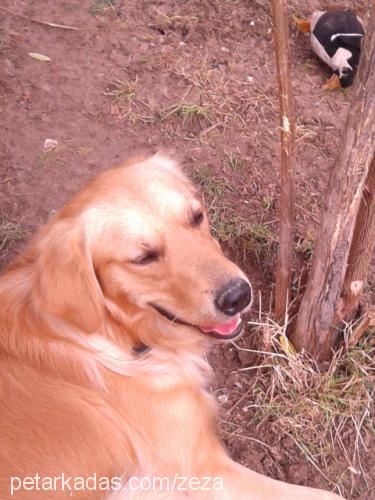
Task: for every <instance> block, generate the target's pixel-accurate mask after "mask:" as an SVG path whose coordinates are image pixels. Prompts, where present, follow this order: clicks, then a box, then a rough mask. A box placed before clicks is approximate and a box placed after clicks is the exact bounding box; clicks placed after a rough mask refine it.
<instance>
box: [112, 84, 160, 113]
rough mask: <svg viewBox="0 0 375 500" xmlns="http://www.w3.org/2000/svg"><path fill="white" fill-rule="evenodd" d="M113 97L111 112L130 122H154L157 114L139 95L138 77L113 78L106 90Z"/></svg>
mask: <svg viewBox="0 0 375 500" xmlns="http://www.w3.org/2000/svg"><path fill="white" fill-rule="evenodd" d="M104 95H105V96H108V97H111V98H112V104H111V114H112V115H115V116H117V117H118V118H119V119H124V118H126V119H127V120H128V121H129V122H130V123H136V122H141V123H152V122H153V121H154V120H155V116H154V114H153V113H152V110H150V107H149V105H148V104H147V103H146V102H145V101H144V100H143V99H141V98H140V97H139V96H138V78H136V79H135V80H133V81H131V80H121V79H120V78H115V79H113V80H112V81H111V82H110V83H109V84H108V87H107V89H106V90H105V92H104Z"/></svg>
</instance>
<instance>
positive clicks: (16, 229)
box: [0, 221, 29, 252]
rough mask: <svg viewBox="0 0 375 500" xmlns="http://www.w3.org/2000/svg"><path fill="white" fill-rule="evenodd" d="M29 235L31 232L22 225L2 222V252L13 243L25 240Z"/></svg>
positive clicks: (0, 237)
mask: <svg viewBox="0 0 375 500" xmlns="http://www.w3.org/2000/svg"><path fill="white" fill-rule="evenodd" d="M28 235H29V232H28V231H27V230H26V229H24V228H23V227H22V226H21V225H20V224H17V223H14V222H1V221H0V252H3V251H4V250H5V249H6V248H8V247H9V246H11V245H12V244H13V243H15V242H17V241H20V240H24V239H25V238H27V236H28Z"/></svg>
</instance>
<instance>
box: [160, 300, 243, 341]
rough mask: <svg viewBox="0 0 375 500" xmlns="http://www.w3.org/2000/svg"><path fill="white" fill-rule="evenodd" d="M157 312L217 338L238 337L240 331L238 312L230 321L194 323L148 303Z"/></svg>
mask: <svg viewBox="0 0 375 500" xmlns="http://www.w3.org/2000/svg"><path fill="white" fill-rule="evenodd" d="M150 305H151V306H152V307H153V308H154V309H155V310H156V311H157V312H158V313H159V314H161V315H162V316H164V318H166V319H168V320H169V321H170V322H171V323H177V324H179V325H185V326H190V327H193V328H195V329H197V330H199V331H200V332H201V333H203V334H205V335H208V336H209V337H213V338H215V339H219V340H230V339H234V338H236V337H238V336H239V335H240V334H241V333H242V329H243V321H242V319H241V315H240V314H236V315H235V316H234V317H233V318H232V319H231V320H230V321H226V322H223V323H213V324H211V325H194V324H192V323H188V322H186V321H183V320H182V319H180V318H178V317H177V316H175V315H173V314H171V313H170V312H168V311H167V310H165V309H164V308H162V307H160V306H158V305H157V304H150Z"/></svg>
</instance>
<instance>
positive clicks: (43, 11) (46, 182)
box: [0, 0, 375, 499]
mask: <svg viewBox="0 0 375 500" xmlns="http://www.w3.org/2000/svg"><path fill="white" fill-rule="evenodd" d="M369 5H370V0H368V1H366V0H356V1H355V2H350V1H344V2H335V1H328V0H327V1H325V0H321V1H318V0H306V1H302V0H299V1H298V0H291V1H290V2H289V13H290V16H291V24H290V26H291V50H292V66H293V73H292V81H293V90H294V94H295V101H296V116H297V166H296V168H297V172H296V174H297V179H296V182H297V186H296V188H297V234H296V255H297V258H296V287H297V283H298V276H300V272H301V270H302V269H303V268H307V267H308V265H309V259H310V257H311V252H312V249H313V242H314V238H315V236H316V230H317V228H318V226H319V216H320V210H321V208H322V206H323V203H324V192H325V188H326V184H327V179H328V175H329V172H330V168H331V167H332V163H333V160H334V158H335V154H336V152H337V149H338V147H339V144H340V134H341V132H342V130H343V126H344V123H345V117H346V114H347V110H348V107H349V105H350V90H349V91H347V92H339V91H338V92H334V93H327V92H325V91H323V90H322V89H321V84H322V83H324V81H325V80H326V79H327V78H328V77H329V76H330V72H329V70H328V69H327V68H325V67H324V66H323V65H321V64H320V63H319V62H318V61H317V59H316V58H315V56H314V55H313V54H312V53H311V50H310V47H309V41H308V37H307V36H305V35H302V34H301V33H298V32H297V30H296V29H295V27H294V26H293V22H292V15H297V16H307V15H309V14H310V13H311V12H312V11H313V10H315V9H320V10H324V9H326V8H332V7H337V6H341V7H342V6H344V7H350V6H351V7H354V6H355V8H356V10H357V12H358V13H359V14H360V15H361V16H362V17H363V18H364V19H366V13H367V10H368V7H369ZM15 13H17V14H20V15H19V16H17V15H13V14H15ZM35 20H38V21H42V23H41V22H35ZM43 22H53V23H58V24H64V25H67V26H70V27H76V28H78V29H77V30H73V29H62V28H59V27H51V26H48V25H46V24H43ZM30 52H35V53H39V54H43V55H45V56H48V57H49V58H50V61H40V60H37V59H34V58H32V57H31V56H30V55H29V53H30ZM0 64H1V66H0V125H1V135H0V157H1V163H0V252H1V255H0V266H1V267H4V266H5V265H6V264H7V262H9V260H10V259H11V258H12V257H13V256H14V254H15V253H16V252H18V251H19V250H20V249H21V248H22V246H23V245H24V244H25V241H26V240H27V238H28V237H29V235H31V234H32V233H33V231H34V230H35V229H36V228H37V227H38V226H39V225H40V224H41V223H43V222H45V221H46V220H47V219H48V218H49V217H50V215H51V214H53V213H54V211H56V210H57V209H59V208H60V207H61V206H62V205H63V204H64V202H66V201H67V200H68V199H69V197H70V196H71V195H72V194H73V193H75V192H76V191H77V190H78V189H79V188H80V187H81V186H82V185H83V184H84V183H85V182H86V181H87V180H89V179H91V178H92V177H93V176H94V175H95V174H97V173H98V172H100V171H102V170H103V169H105V168H107V167H108V166H113V165H116V164H119V163H121V162H122V161H123V160H125V159H127V158H129V157H130V156H132V155H134V154H137V153H145V152H146V153H151V152H155V151H163V152H167V153H169V154H172V155H174V156H176V157H177V158H179V159H180V160H181V161H182V163H183V165H184V167H185V168H186V170H187V172H189V174H190V175H191V176H192V178H193V179H194V180H195V182H197V183H199V184H201V186H202V188H203V190H204V191H205V193H206V197H207V201H208V204H209V207H210V212H211V218H212V222H213V225H214V232H215V235H216V236H217V237H218V238H219V239H220V241H221V242H222V243H223V245H224V247H225V248H226V250H227V251H228V252H229V253H231V254H232V256H233V257H234V258H235V259H236V260H237V261H238V262H239V263H240V265H242V266H243V267H244V268H245V269H246V270H247V272H248V274H249V276H250V277H251V279H252V281H253V283H254V285H255V287H256V289H258V290H259V291H260V293H261V297H262V309H263V311H264V310H268V308H269V301H270V297H271V296H272V290H273V272H272V271H273V263H274V258H275V249H276V245H277V208H278V173H277V171H278V158H279V146H280V144H279V134H278V114H277V113H278V97H277V85H276V76H275V59H274V50H273V45H272V22H271V17H270V2H269V1H263V0H233V1H226V0H221V1H219V0H185V1H180V0H165V1H146V0H138V1H135V0H127V1H124V0H65V1H63V0H55V1H48V0H2V2H1V7H0ZM45 139H53V140H56V141H58V145H57V147H55V148H54V149H51V150H46V149H45V148H44V147H43V144H44V141H45ZM374 287H375V279H374V276H370V280H369V289H370V290H372V291H373V290H374ZM258 302H259V301H258ZM257 307H259V304H256V306H255V310H256V309H257ZM254 336H256V334H254V332H253V331H252V330H251V331H250V329H249V331H248V332H247V334H246V335H245V338H244V340H243V341H242V344H241V345H242V346H245V347H248V346H250V345H252V343H253V341H254ZM368 342H370V344H366V346H365V347H364V350H363V351H361V352H364V353H365V355H366V356H368V357H369V359H370V361H369V360H367V361H366V363H367V364H366V363H365V364H364V365H363V366H364V368H363V367H362V368H363V370H365V372H366V369H367V368H368V366H369V364H368V363H373V358H372V357H371V356H373V354H374V343H373V342H372V341H368ZM371 342H372V343H371ZM369 353H370V354H369ZM251 355H252V353H249V352H247V351H238V350H237V349H236V348H235V346H231V347H229V346H225V347H221V346H220V347H219V346H217V347H215V348H214V351H213V354H212V363H213V365H214V368H215V373H216V381H215V386H214V387H213V390H214V391H215V394H216V395H217V397H218V400H219V402H220V404H221V405H222V422H221V425H220V429H221V433H222V436H223V438H224V440H225V441H226V443H227V445H228V447H229V449H230V452H231V453H232V455H233V456H234V458H235V459H236V460H238V461H240V462H241V463H243V464H245V465H247V466H249V467H251V468H253V469H255V470H257V471H259V472H262V473H265V474H268V475H270V476H273V477H276V478H279V479H283V480H287V481H290V482H296V483H301V484H308V485H312V486H320V487H323V488H328V489H335V488H336V490H337V491H341V492H342V493H344V494H345V495H346V496H347V497H348V498H361V499H370V498H375V474H374V472H373V470H374V458H373V457H374V446H375V445H374V434H373V432H372V433H371V429H370V427H371V424H370V425H368V426H367V427H366V426H365V425H364V422H366V423H368V422H371V418H372V417H371V415H370V408H369V405H368V404H367V403H366V404H365V405H364V406H361V412H363V419H362V421H361V420H360V423H361V429H359V431H360V432H357V433H356V431H355V428H356V427H355V425H354V427H353V426H352V427H348V428H347V426H346V424H345V425H344V424H343V426H342V428H341V427H340V429H339V430H338V431H337V429H336V431H337V432H336V434H335V438H334V439H333V441H335V442H336V441H337V439H339V440H340V439H341V440H342V444H343V445H342V446H341V445H340V446H337V447H332V448H329V450H328V449H324V450H323V449H322V446H321V444H319V443H318V441H317V443H316V444H317V445H316V448H317V449H315V450H311V448H310V450H307V449H306V446H305V444H304V442H303V439H302V441H299V434H298V428H296V433H295V434H293V433H292V431H289V430H288V429H289V428H290V425H291V422H292V426H293V428H295V427H296V426H297V425H298V421H296V420H291V418H292V417H291V416H290V415H286V414H283V415H282V417H283V418H284V420H280V415H279V414H278V413H277V411H278V410H277V408H276V407H274V406H273V405H272V404H270V405H268V407H267V411H268V413H267V414H265V413H264V411H263V412H261V413H259V412H258V410H257V408H260V406H259V395H262V394H263V392H264V391H266V388H265V386H264V384H267V383H268V382H270V381H272V379H271V377H269V378H268V379H267V378H262V377H260V378H259V377H258V375H255V374H254V373H255V372H253V371H252V370H248V371H238V370H239V369H243V368H246V367H248V365H249V364H253V363H254V362H255V361H256V360H255V358H252V357H251ZM357 355H358V353H357V354H356V356H357ZM365 355H364V356H365ZM370 355H371V356H370ZM366 356H365V357H366ZM353 363H354V364H353V365H352V367H351V369H352V370H354V368H353V367H355V366H357V365H356V364H355V363H357V361H355V362H353ZM357 364H358V363H357ZM361 366H362V365H361ZM366 367H367V368H366ZM368 369H369V370H370V369H371V370H374V366H373V364H372V365H371V367H370V368H368ZM343 371H345V372H346V373H347V372H348V367H347V366H346V365H345V366H344V367H342V366H341V365H340V368H339V372H340V373H341V374H342V373H343ZM335 373H336V372H335ZM350 373H352V372H350ZM366 373H370V372H366ZM371 373H372V374H373V373H374V372H373V371H372V372H371ZM361 384H368V381H367V382H366V381H364V380H363V378H362V379H361ZM361 387H362V386H361ZM288 390H289V389H288ZM366 390H368V391H370V388H368V387H367V386H366ZM262 391H263V392H262ZM289 392H290V391H289ZM348 392H350V391H348ZM371 395H372V393H371ZM271 403H272V401H271ZM282 404H283V403H282ZM313 404H314V402H313V401H312V402H311V405H313ZM340 404H342V402H340ZM366 405H367V406H366ZM254 408H255V410H254ZM322 408H323V406H322ZM340 408H341V407H340ZM345 408H346V410H345V411H346V412H347V413H345V418H346V419H347V420H350V415H351V413H350V412H351V411H352V409H351V407H345ZM348 408H349V409H348ZM279 409H280V408H279ZM263 410H264V408H263ZM340 411H342V412H343V410H341V409H340ZM353 411H354V410H353ZM356 411H357V410H356ZM272 412H273V413H272ZM361 414H362V413H361ZM257 415H258V417H257ZM259 415H261V416H262V418H259ZM272 415H274V417H273V416H272ZM275 415H276V416H275ZM265 416H266V417H267V418H265ZM263 417H264V418H263ZM285 419H286V420H285ZM288 419H289V420H288ZM347 420H345V422H347ZM353 421H354V420H353ZM340 422H341V421H340ZM276 424H277V425H276ZM362 424H363V425H362ZM288 426H289V427H288ZM362 427H363V428H362ZM303 429H305V427H303V426H302V425H301V432H300V434H301V433H303V432H304V430H303ZM366 429H367V430H366ZM283 431H285V432H283ZM357 431H358V426H357ZM362 431H363V432H362ZM319 432H320V431H319ZM345 433H346V434H345ZM296 436H297V437H296ZM339 444H340V443H339ZM310 445H311V440H310ZM359 457H360V459H359ZM359 460H360V462H359Z"/></svg>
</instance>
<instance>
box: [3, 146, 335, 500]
mask: <svg viewBox="0 0 375 500" xmlns="http://www.w3.org/2000/svg"><path fill="white" fill-rule="evenodd" d="M250 303H251V286H250V283H249V281H248V279H247V278H246V276H245V275H244V273H243V272H242V271H241V270H240V269H239V268H238V267H237V266H236V265H235V264H234V263H233V262H231V261H229V260H228V259H227V258H226V257H225V256H224V255H223V253H222V251H221V249H220V247H219V245H218V243H217V242H216V241H215V240H214V239H213V238H212V236H211V234H210V229H209V223H208V220H207V214H206V212H205V209H204V206H203V202H202V198H201V196H200V194H199V193H198V191H197V190H196V189H195V188H194V187H193V186H192V185H191V184H190V182H189V181H188V180H187V178H186V177H185V176H184V174H183V173H182V172H181V171H180V169H179V168H178V166H176V165H175V164H174V162H173V161H171V160H169V159H167V158H164V157H162V156H159V155H156V156H153V157H150V158H139V159H136V160H134V161H131V162H129V163H128V164H125V165H124V166H122V167H119V168H116V169H112V170H108V171H106V172H104V173H103V174H101V175H99V176H98V177H97V178H96V179H95V180H94V181H93V182H91V183H90V184H89V185H88V186H87V187H86V188H85V189H83V191H82V192H80V193H79V194H78V195H77V196H76V197H75V198H73V200H72V201H71V202H70V203H69V204H68V205H67V206H66V207H65V208H63V209H62V210H61V211H60V212H59V213H58V214H57V215H56V216H54V217H53V219H52V220H51V221H50V222H48V223H47V224H46V225H45V226H44V227H43V228H42V229H41V230H40V231H39V232H38V234H37V235H36V236H35V237H34V239H33V240H32V242H31V244H30V245H29V247H28V248H27V250H26V252H25V253H24V254H23V255H21V256H20V257H18V258H17V259H16V260H15V262H14V263H13V264H11V265H10V266H9V268H8V269H7V271H6V272H5V274H4V275H3V276H2V278H1V279H0V306H1V307H0V357H1V363H0V370H1V374H0V387H1V392H0V394H1V404H0V444H1V446H0V498H1V499H2V500H4V499H8V498H13V497H14V498H21V499H35V500H43V499H49V498H52V499H54V498H72V497H73V498H83V499H94V498H95V499H96V498H103V499H105V498H112V499H115V498H116V499H118V498H121V499H141V498H145V499H146V498H147V499H159V498H160V499H166V498H170V499H175V500H176V499H178V498H184V499H198V500H201V499H215V500H240V499H254V500H256V499H265V500H277V499H279V500H288V499H296V500H301V499H303V500H308V499H333V498H338V497H337V496H336V495H333V494H331V493H328V492H325V491H321V490H315V489H312V488H306V487H301V486H293V485H289V484H286V483H283V482H279V481H275V480H273V479H270V478H267V477H264V476H262V475H260V474H257V473H255V472H252V471H251V470H249V469H247V468H245V467H242V466H241V465H239V464H236V463H235V462H234V461H232V460H231V459H230V458H229V457H228V455H227V454H226V452H225V450H224V448H223V446H222V444H221V443H220V441H219V439H218V438H217V436H216V434H215V428H214V422H215V415H216V408H215V401H214V399H213V398H212V396H210V394H209V392H208V390H207V387H208V384H209V381H210V377H211V370H210V367H209V365H208V364H207V361H206V358H205V353H206V352H207V350H208V349H209V347H210V345H211V343H212V342H213V341H214V339H219V340H227V339H231V338H235V337H236V336H238V335H239V334H240V333H241V329H242V320H241V313H243V312H244V311H245V310H246V309H247V308H249V306H250Z"/></svg>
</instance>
